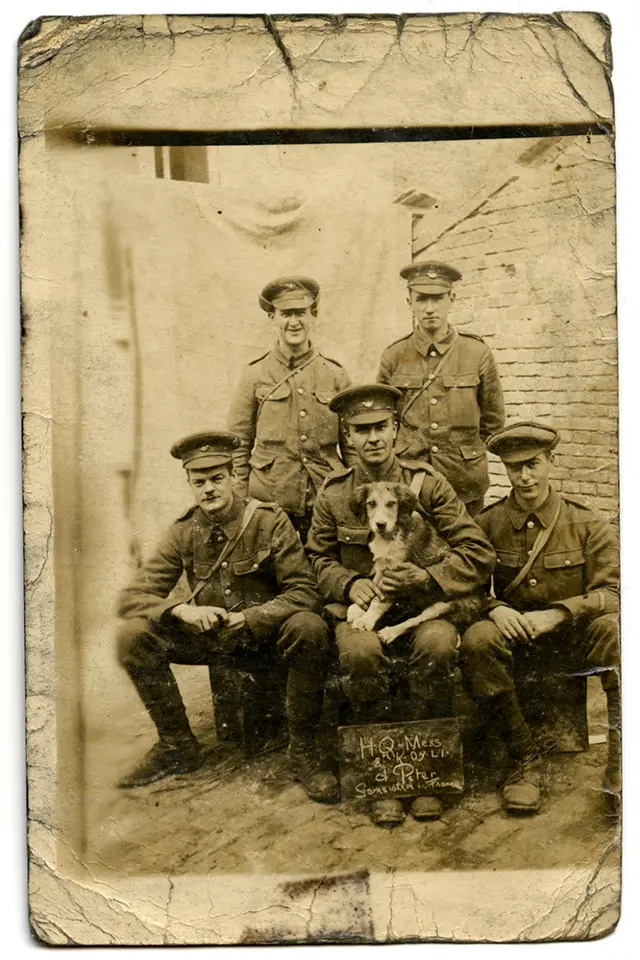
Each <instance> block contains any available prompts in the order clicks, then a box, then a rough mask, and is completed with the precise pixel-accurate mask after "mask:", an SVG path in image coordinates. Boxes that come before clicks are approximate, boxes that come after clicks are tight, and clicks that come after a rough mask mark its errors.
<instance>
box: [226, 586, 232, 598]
mask: <svg viewBox="0 0 640 960" xmlns="http://www.w3.org/2000/svg"><path fill="white" fill-rule="evenodd" d="M230 594H231V590H229V588H228V587H227V589H226V590H225V595H226V596H227V597H228V596H230Z"/></svg>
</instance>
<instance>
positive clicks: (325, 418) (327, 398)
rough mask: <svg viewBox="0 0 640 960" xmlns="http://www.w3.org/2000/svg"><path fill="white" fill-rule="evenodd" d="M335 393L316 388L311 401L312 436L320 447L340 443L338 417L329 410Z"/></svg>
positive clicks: (310, 425)
mask: <svg viewBox="0 0 640 960" xmlns="http://www.w3.org/2000/svg"><path fill="white" fill-rule="evenodd" d="M334 396H335V393H332V392H331V391H329V390H321V389H319V388H316V389H315V390H314V391H313V399H312V401H311V409H310V411H309V413H310V414H311V416H310V418H309V420H310V422H309V427H310V430H309V433H310V436H311V437H312V438H313V439H314V440H315V441H316V443H317V444H318V446H320V447H326V446H329V445H332V446H333V445H335V444H336V443H337V442H338V417H337V415H336V414H335V413H333V412H332V411H331V410H329V404H330V402H331V400H332V399H333V397H334Z"/></svg>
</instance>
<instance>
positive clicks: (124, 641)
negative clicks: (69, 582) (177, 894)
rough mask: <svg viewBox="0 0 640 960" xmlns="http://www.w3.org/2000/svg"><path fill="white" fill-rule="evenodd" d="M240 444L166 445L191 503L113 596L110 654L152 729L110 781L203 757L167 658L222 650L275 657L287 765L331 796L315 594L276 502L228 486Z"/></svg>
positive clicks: (324, 644)
mask: <svg viewBox="0 0 640 960" xmlns="http://www.w3.org/2000/svg"><path fill="white" fill-rule="evenodd" d="M238 443H239V440H238V438H237V437H236V436H234V435H233V434H230V433H201V434H195V435H193V436H189V437H187V438H186V439H184V440H181V441H180V442H179V443H176V444H175V445H174V446H173V447H172V449H171V454H172V456H174V457H176V458H177V459H179V460H181V461H182V465H183V467H184V468H185V470H186V475H187V482H188V484H189V487H190V489H191V492H192V494H193V497H194V499H195V505H194V506H193V507H191V508H190V509H189V510H188V511H187V512H186V513H185V514H183V515H182V516H181V517H179V518H178V520H176V521H175V523H173V524H172V525H171V526H170V527H169V529H168V530H167V531H166V533H165V534H164V537H163V538H162V540H161V541H160V544H159V545H158V547H157V549H156V551H155V553H154V554H153V556H152V557H151V558H150V560H149V561H148V562H147V563H146V564H145V565H144V566H143V567H142V569H141V570H140V571H139V572H138V573H137V575H136V577H135V579H134V580H133V583H131V585H130V586H129V587H127V589H125V590H124V591H123V593H122V597H121V600H120V615H121V616H122V617H123V618H124V620H123V622H122V623H121V625H120V628H119V631H118V653H119V658H120V663H121V664H122V666H123V667H124V668H125V670H126V671H127V673H128V674H129V676H130V677H131V680H132V681H133V683H134V685H135V688H136V690H137V691H138V693H139V695H140V698H141V700H142V702H143V704H144V705H145V707H146V708H147V710H148V712H149V716H150V717H151V719H152V720H153V722H154V724H155V725H156V728H157V731H158V738H159V739H158V742H157V743H156V744H155V746H154V747H153V748H152V749H151V751H150V752H149V753H148V754H147V756H146V757H145V758H144V760H143V761H142V763H141V764H140V766H138V767H137V768H136V769H135V770H134V771H133V772H132V773H131V774H130V775H129V776H128V777H125V779H124V780H123V781H122V782H121V783H120V786H121V787H138V786H141V785H143V784H147V783H151V782H153V781H154V780H158V779H160V778H161V777H166V776H169V775H171V774H176V773H185V772H188V771H191V770H195V769H196V768H197V767H199V766H200V764H201V762H202V755H201V751H200V748H199V745H198V742H197V740H196V738H195V737H194V735H193V733H192V731H191V728H190V726H189V721H188V720H187V715H186V713H185V708H184V705H183V702H182V698H181V696H180V692H179V690H178V686H177V684H176V681H175V679H174V676H173V673H172V671H171V667H170V664H171V663H189V664H210V663H212V662H215V659H216V657H219V656H220V655H221V654H224V655H225V658H226V660H227V662H229V661H230V662H231V663H232V664H236V665H237V666H238V667H243V666H247V667H248V669H251V665H252V664H256V663H257V662H260V663H261V664H262V666H263V667H264V665H265V664H266V665H268V664H269V663H273V662H274V661H275V660H276V659H277V658H281V659H282V660H284V662H285V664H287V665H288V667H289V669H288V678H287V697H286V707H287V719H288V724H289V759H290V764H291V769H292V772H293V774H294V776H295V777H296V778H297V779H298V780H300V782H301V783H302V786H303V787H304V789H305V790H306V792H307V793H308V795H309V796H310V797H311V799H312V800H318V801H327V802H333V801H336V800H338V798H339V797H338V784H337V781H336V780H335V778H334V777H333V776H332V774H330V773H328V772H327V771H325V770H323V769H322V768H321V765H320V763H319V760H318V755H317V753H316V745H315V735H316V728H317V724H318V721H319V718H320V712H321V707H322V697H323V693H324V683H325V677H326V665H327V657H328V649H329V645H328V630H327V627H326V625H325V624H324V622H323V620H322V619H321V618H320V617H319V616H318V614H317V612H314V611H317V610H318V609H319V608H320V606H321V603H320V597H319V595H318V592H317V589H316V584H315V581H314V578H313V575H312V573H311V570H310V569H309V564H308V561H307V559H306V557H305V555H304V551H303V548H302V544H301V543H300V538H299V537H298V535H297V533H296V531H295V530H294V529H293V527H292V525H291V522H290V521H289V519H288V517H287V516H286V514H285V513H284V511H283V510H282V509H281V508H280V507H279V506H277V505H276V504H273V503H262V502H260V501H258V500H245V501H243V500H241V499H239V497H238V496H237V494H236V493H234V488H233V472H232V464H231V461H232V452H233V450H234V449H235V448H236V447H237V445H238ZM183 572H184V573H185V574H186V577H187V581H188V584H189V589H190V590H191V596H190V598H189V600H187V601H186V602H183V603H181V602H178V601H177V600H175V599H168V596H169V594H170V593H171V591H172V590H173V588H174V587H175V585H176V584H177V582H178V580H179V579H180V577H181V575H182V573H183Z"/></svg>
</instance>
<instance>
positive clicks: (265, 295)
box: [228, 277, 349, 540]
mask: <svg viewBox="0 0 640 960" xmlns="http://www.w3.org/2000/svg"><path fill="white" fill-rule="evenodd" d="M319 297H320V288H319V286H318V284H317V283H316V281H315V280H311V279H309V278H308V277H282V278H280V279H279V280H274V281H273V283H269V284H268V285H267V286H266V287H265V288H264V290H263V291H262V293H261V294H260V298H259V303H260V306H261V307H262V309H263V310H265V311H266V312H267V313H268V314H269V317H270V318H271V320H272V321H273V322H274V324H275V327H276V330H277V336H276V345H275V347H274V348H273V350H270V351H269V352H268V353H265V354H263V355H262V356H261V357H258V358H257V359H256V360H253V361H252V362H251V363H250V364H249V366H248V367H247V368H246V369H245V371H244V373H243V375H242V378H241V380H240V383H239V385H238V388H237V390H236V394H235V397H234V400H233V403H232V405H231V410H230V412H229V421H228V424H229V430H231V431H232V432H233V433H235V434H237V435H238V436H239V437H240V440H241V444H240V446H239V447H238V449H237V450H236V451H235V452H234V464H235V470H236V476H237V477H238V482H239V485H240V486H239V489H240V492H241V494H242V495H246V491H247V490H248V492H249V494H250V495H251V496H252V497H257V498H258V499H259V500H273V501H275V502H276V503H279V504H280V506H281V507H282V508H283V509H284V510H286V511H287V513H288V514H289V517H290V519H291V521H292V523H293V525H294V526H295V527H296V529H297V530H298V531H299V533H300V536H301V537H302V539H303V540H304V539H305V538H306V535H307V531H308V529H309V525H310V523H311V510H312V507H313V501H314V500H315V495H316V491H317V490H318V489H319V488H320V486H321V484H322V481H323V480H324V478H325V477H326V476H327V475H328V474H329V473H331V471H332V470H334V469H335V468H336V467H340V466H341V465H342V463H341V461H340V458H339V456H338V450H337V445H338V418H337V417H336V415H335V414H334V413H332V412H331V411H330V409H329V401H330V400H331V399H332V397H334V396H335V394H336V393H338V391H340V390H344V389H345V387H348V386H349V377H348V375H347V373H346V371H345V370H344V368H343V367H341V366H340V364H339V363H338V362H337V361H336V360H331V359H329V358H328V357H325V356H324V355H323V354H321V353H319V352H318V351H317V350H316V349H315V348H314V347H313V345H312V343H311V340H310V332H311V329H312V327H313V325H314V322H315V318H316V316H317V311H318V300H319Z"/></svg>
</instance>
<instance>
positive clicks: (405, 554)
mask: <svg viewBox="0 0 640 960" xmlns="http://www.w3.org/2000/svg"><path fill="white" fill-rule="evenodd" d="M362 505H364V506H365V507H366V511H367V520H368V522H369V527H370V529H371V539H370V540H369V549H370V551H371V555H372V557H373V582H374V583H375V584H378V585H379V584H380V582H381V581H382V579H383V576H384V572H385V570H386V569H387V568H388V567H390V566H391V565H393V564H395V563H398V562H403V561H408V562H409V563H413V564H415V565H416V566H418V567H420V568H421V569H423V570H426V569H427V568H428V566H429V565H430V564H433V563H436V562H437V561H438V560H439V559H441V557H442V556H443V555H444V553H445V552H446V549H447V546H446V544H445V543H444V542H443V541H442V540H441V538H440V537H439V536H438V534H437V533H436V531H435V529H434V528H433V527H432V526H431V525H430V524H429V523H428V522H427V521H426V520H425V518H424V517H423V516H422V515H421V514H420V513H418V511H417V509H416V508H417V507H418V499H417V497H416V495H415V494H414V493H413V492H412V491H411V490H410V489H409V487H407V486H405V484H402V483H385V482H377V483H369V484H366V485H365V486H363V487H361V488H359V489H358V490H357V491H356V501H355V502H354V509H359V508H360V507H361V506H362ZM393 602H394V601H393V600H384V599H377V598H376V599H374V600H372V601H371V603H370V604H369V606H368V608H367V609H366V610H363V609H362V607H360V606H358V605H357V604H355V603H352V604H351V606H350V607H349V609H348V611H347V621H348V622H349V623H350V624H351V625H352V626H353V627H354V628H355V629H356V630H369V631H373V630H375V628H376V624H377V623H378V622H379V621H380V620H381V618H382V617H383V616H384V614H385V613H386V612H387V611H388V610H389V609H390V608H391V607H392V605H393ZM451 608H452V603H451V602H450V601H438V602H437V603H433V604H431V605H430V606H428V607H427V608H426V609H425V610H423V611H422V613H420V614H419V615H418V616H416V617H412V618H410V619H408V620H404V621H403V622H402V623H399V624H397V625H394V626H391V627H384V628H383V629H382V630H379V631H378V635H379V637H380V639H381V640H382V642H383V643H391V642H392V641H393V640H395V639H396V638H397V637H399V636H401V635H402V634H403V633H406V632H407V631H408V630H410V629H412V628H414V627H417V626H419V625H420V624H421V623H425V622H426V621H428V620H436V619H438V617H442V616H445V615H446V614H447V613H449V611H450V610H451Z"/></svg>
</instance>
